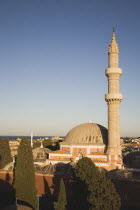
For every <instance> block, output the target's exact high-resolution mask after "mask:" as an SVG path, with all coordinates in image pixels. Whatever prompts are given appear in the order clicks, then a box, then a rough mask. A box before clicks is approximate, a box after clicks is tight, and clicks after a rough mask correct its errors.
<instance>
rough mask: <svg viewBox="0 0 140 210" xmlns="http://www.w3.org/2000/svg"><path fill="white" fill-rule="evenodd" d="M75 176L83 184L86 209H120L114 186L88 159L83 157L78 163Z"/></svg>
mask: <svg viewBox="0 0 140 210" xmlns="http://www.w3.org/2000/svg"><path fill="white" fill-rule="evenodd" d="M75 174H76V177H77V178H78V179H79V180H80V182H81V183H82V184H83V187H84V193H85V197H87V202H88V209H90V210H93V209H96V210H101V209H108V210H118V209H120V205H121V203H120V197H119V195H118V194H117V192H116V189H115V187H114V184H113V183H112V182H111V180H109V179H107V178H106V176H105V174H104V173H103V172H100V171H99V170H98V167H96V166H95V164H94V163H93V162H92V160H91V159H90V158H86V157H85V158H82V159H81V160H79V161H78V163H77V165H76V168H75Z"/></svg>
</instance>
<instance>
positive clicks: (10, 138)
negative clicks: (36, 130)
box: [0, 136, 64, 141]
mask: <svg viewBox="0 0 140 210" xmlns="http://www.w3.org/2000/svg"><path fill="white" fill-rule="evenodd" d="M22 137H23V136H0V139H2V138H7V139H8V140H9V141H12V140H16V139H18V138H20V139H21V138H22ZM24 137H26V138H27V139H31V136H24ZM45 137H46V138H50V139H51V138H52V137H53V136H33V139H40V138H41V139H42V138H45ZM59 137H60V138H63V137H64V136H59Z"/></svg>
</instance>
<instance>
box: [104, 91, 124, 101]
mask: <svg viewBox="0 0 140 210" xmlns="http://www.w3.org/2000/svg"><path fill="white" fill-rule="evenodd" d="M122 99H123V96H122V94H121V93H114V94H112V93H111V94H110V93H109V94H105V100H106V101H107V102H108V101H113V100H119V101H120V102H121V101H122Z"/></svg>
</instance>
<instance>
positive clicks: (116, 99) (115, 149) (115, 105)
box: [105, 31, 122, 160]
mask: <svg viewBox="0 0 140 210" xmlns="http://www.w3.org/2000/svg"><path fill="white" fill-rule="evenodd" d="M121 74H122V70H121V69H120V68H119V49H118V44H117V43H116V38H115V32H114V31H113V33H112V41H111V43H110V45H109V50H108V68H107V69H106V76H107V77H108V94H106V95H105V100H106V102H107V104H108V149H107V154H108V156H109V158H111V157H113V156H115V157H116V160H117V159H118V156H120V155H121V146H120V102H121V101H122V94H120V84H119V83H120V76H121Z"/></svg>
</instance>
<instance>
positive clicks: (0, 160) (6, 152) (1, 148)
mask: <svg viewBox="0 0 140 210" xmlns="http://www.w3.org/2000/svg"><path fill="white" fill-rule="evenodd" d="M10 162H12V157H11V151H10V147H9V141H8V139H6V138H3V139H0V169H2V168H4V167H5V166H6V165H7V164H8V163H10Z"/></svg>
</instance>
